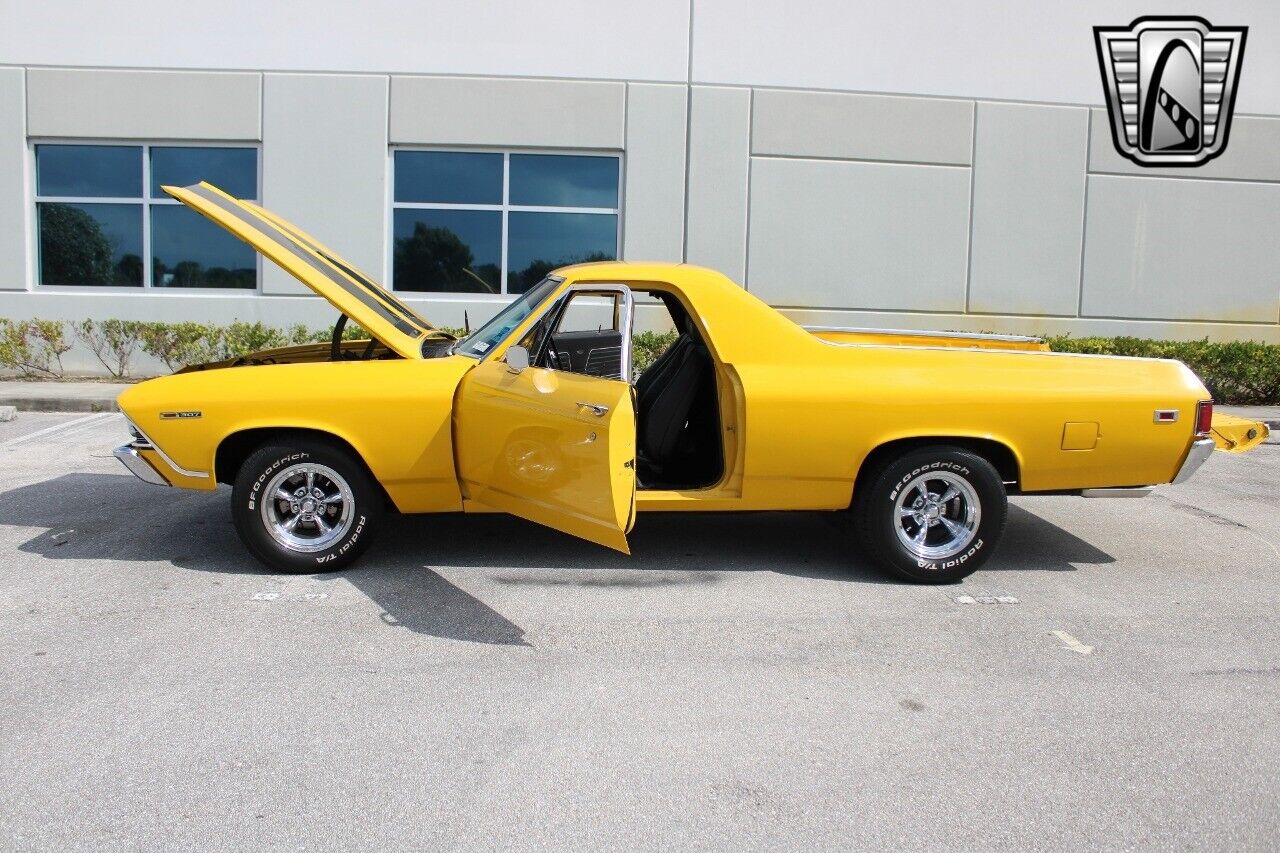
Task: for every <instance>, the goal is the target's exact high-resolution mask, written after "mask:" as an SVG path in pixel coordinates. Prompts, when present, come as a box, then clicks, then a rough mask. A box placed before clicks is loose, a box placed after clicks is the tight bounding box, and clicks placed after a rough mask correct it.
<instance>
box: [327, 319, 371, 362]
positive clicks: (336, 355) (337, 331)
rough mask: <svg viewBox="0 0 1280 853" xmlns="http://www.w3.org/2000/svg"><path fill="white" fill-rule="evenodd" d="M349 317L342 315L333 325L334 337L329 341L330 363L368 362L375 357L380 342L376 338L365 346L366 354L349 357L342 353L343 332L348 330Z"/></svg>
mask: <svg viewBox="0 0 1280 853" xmlns="http://www.w3.org/2000/svg"><path fill="white" fill-rule="evenodd" d="M347 319H348V318H347V315H346V314H342V315H339V317H338V322H337V323H334V325H333V336H332V337H331V338H330V339H329V360H330V361H342V360H344V359H345V360H347V361H355V360H357V359H359V360H360V361H368V360H369V359H370V358H372V357H373V351H374V350H375V349H377V346H378V341H377V339H376V338H373V337H370V338H369V343H367V344H365V347H364V352H362V353H360V355H358V356H354V355H353V356H350V357H348V356H347V355H346V354H345V353H343V351H342V332H343V331H344V330H345V329H346V328H347Z"/></svg>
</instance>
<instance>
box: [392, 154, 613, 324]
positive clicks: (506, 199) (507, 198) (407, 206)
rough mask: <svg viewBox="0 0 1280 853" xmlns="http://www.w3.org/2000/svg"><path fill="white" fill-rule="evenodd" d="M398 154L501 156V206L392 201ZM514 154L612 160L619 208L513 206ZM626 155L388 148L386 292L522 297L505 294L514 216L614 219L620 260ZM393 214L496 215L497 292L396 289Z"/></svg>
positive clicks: (489, 298) (456, 297) (423, 296)
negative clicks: (575, 215) (483, 212)
mask: <svg viewBox="0 0 1280 853" xmlns="http://www.w3.org/2000/svg"><path fill="white" fill-rule="evenodd" d="M398 151H427V152H432V153H440V154H501V155H502V202H501V204H464V203H455V202H434V201H396V152H398ZM512 154H532V155H540V154H546V155H551V156H556V155H559V156H568V157H606V158H609V159H611V160H614V161H616V162H617V164H618V206H617V207H555V206H552V205H529V204H511V155H512ZM626 170H627V164H626V153H625V152H624V151H618V150H601V149H595V150H587V149H578V148H521V147H519V146H512V147H507V148H501V147H499V148H494V147H478V146H477V147H467V146H458V145H421V144H408V145H392V146H389V147H388V153H387V202H388V206H387V210H388V214H387V254H386V259H387V261H386V270H385V275H384V280H385V281H386V282H387V289H388V290H391V291H392V292H394V293H400V294H403V295H405V296H406V297H410V298H418V299H447V300H466V301H475V300H477V299H479V300H484V301H489V302H507V301H510V299H511V297H513V296H520V294H519V293H512V292H510V291H508V290H507V250H508V244H507V236H508V230H509V229H508V220H509V218H510V214H512V213H586V214H593V215H612V216H614V217H616V219H615V222H614V224H615V226H616V229H615V234H614V241H615V245H616V247H617V248H616V250H615V253H614V254H615V255H616V256H617V257H618V258H621V256H622V216H623V214H622V212H623V210H624V209H625V206H626V202H625V199H624V198H623V187H624V186H625V184H626V175H627V171H626ZM397 210H487V211H496V212H499V213H501V214H502V230H501V232H500V233H501V237H500V240H501V246H502V254H501V259H500V261H499V265H500V267H501V270H500V271H501V274H502V275H501V278H500V279H499V281H498V285H499V288H498V292H497V293H478V292H477V293H473V292H470V291H463V290H397V289H396V287H395V264H396V211H397Z"/></svg>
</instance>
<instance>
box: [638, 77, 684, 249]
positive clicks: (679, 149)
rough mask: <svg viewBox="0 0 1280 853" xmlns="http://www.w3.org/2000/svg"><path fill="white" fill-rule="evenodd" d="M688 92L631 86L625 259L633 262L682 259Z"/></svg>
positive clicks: (658, 87)
mask: <svg viewBox="0 0 1280 853" xmlns="http://www.w3.org/2000/svg"><path fill="white" fill-rule="evenodd" d="M688 103H689V101H688V89H687V88H686V87H684V86H661V85H649V84H643V83H632V84H630V85H628V86H627V140H626V149H627V155H626V160H625V162H624V164H623V168H624V169H625V170H626V181H625V186H624V188H623V199H622V205H623V209H624V211H625V214H626V215H625V216H624V217H623V221H622V229H623V234H622V256H623V257H624V258H626V259H627V260H631V261H645V260H648V261H681V260H683V259H684V167H685V126H686V125H685V120H686V118H687V117H688Z"/></svg>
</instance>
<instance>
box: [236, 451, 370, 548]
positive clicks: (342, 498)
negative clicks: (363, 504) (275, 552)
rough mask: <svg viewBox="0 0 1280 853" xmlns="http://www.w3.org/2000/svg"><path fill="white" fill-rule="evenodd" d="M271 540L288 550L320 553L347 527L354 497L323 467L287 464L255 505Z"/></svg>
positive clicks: (325, 466) (333, 474) (344, 482)
mask: <svg viewBox="0 0 1280 853" xmlns="http://www.w3.org/2000/svg"><path fill="white" fill-rule="evenodd" d="M259 504H260V506H261V508H262V523H263V526H264V527H266V530H267V532H268V533H270V534H271V538H272V539H274V540H276V541H277V542H279V543H280V544H281V545H283V546H284V547H285V548H288V549H289V550H290V551H300V552H303V553H312V552H315V551H323V550H325V549H326V548H328V547H329V546H330V545H333V544H334V543H335V542H338V541H340V540H341V539H342V537H344V536H345V535H346V534H347V531H348V530H349V529H350V528H351V521H352V518H353V517H354V515H353V511H354V508H355V495H354V494H353V493H352V491H351V486H349V485H348V484H347V481H346V480H344V479H343V478H342V475H341V474H339V473H338V472H337V471H335V470H333V469H332V468H330V467H328V466H327V465H318V464H315V463H303V464H301V465H291V466H289V467H288V468H285V469H284V470H282V471H280V473H278V474H276V475H275V476H274V477H272V478H271V482H269V483H267V486H266V488H265V489H264V490H263V492H262V500H261V501H260V502H259Z"/></svg>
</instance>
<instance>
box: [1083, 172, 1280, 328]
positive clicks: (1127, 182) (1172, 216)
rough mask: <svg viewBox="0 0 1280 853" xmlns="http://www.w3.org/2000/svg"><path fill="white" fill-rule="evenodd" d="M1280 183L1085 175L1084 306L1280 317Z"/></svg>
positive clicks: (1163, 314) (1151, 313)
mask: <svg viewBox="0 0 1280 853" xmlns="http://www.w3.org/2000/svg"><path fill="white" fill-rule="evenodd" d="M1277 235H1280V185H1276V184H1262V183H1246V182H1242V181H1200V180H1192V179H1187V178H1154V177H1152V178H1147V177H1121V176H1114V175H1092V176H1090V178H1089V220H1088V230H1087V232H1086V234H1085V256H1084V257H1085V260H1084V273H1085V288H1084V313H1085V314H1086V315H1090V316H1101V317H1140V318H1163V319H1173V320H1223V321H1230V322H1253V323H1275V322H1277V321H1278V320H1280V272H1278V271H1280V240H1278V239H1277Z"/></svg>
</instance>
